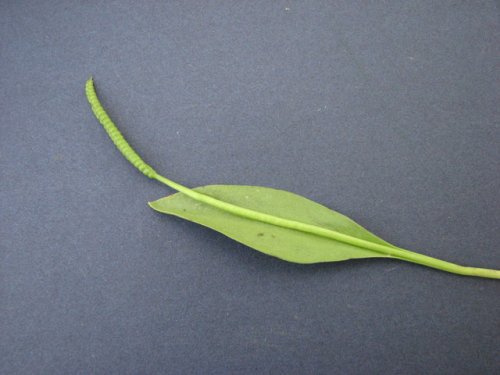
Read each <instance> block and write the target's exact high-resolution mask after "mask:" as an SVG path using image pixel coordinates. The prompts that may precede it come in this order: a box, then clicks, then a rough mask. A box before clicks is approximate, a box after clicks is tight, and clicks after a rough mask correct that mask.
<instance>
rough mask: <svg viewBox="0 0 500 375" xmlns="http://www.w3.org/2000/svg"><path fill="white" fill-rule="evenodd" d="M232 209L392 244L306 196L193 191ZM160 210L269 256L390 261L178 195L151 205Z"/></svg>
mask: <svg viewBox="0 0 500 375" xmlns="http://www.w3.org/2000/svg"><path fill="white" fill-rule="evenodd" d="M193 190H195V191H197V192H199V193H202V194H204V195H208V196H210V197H213V198H216V199H218V200H220V201H223V202H226V203H230V204H232V205H235V206H238V207H242V208H246V209H250V210H252V211H256V212H259V213H264V214H268V215H272V216H274V217H278V218H281V219H287V220H292V221H295V222H299V223H303V224H308V225H312V226H315V227H318V228H323V229H327V230H331V231H335V232H339V233H342V234H345V235H349V236H351V237H355V238H358V239H362V240H365V241H370V242H372V243H376V244H380V245H386V246H391V247H393V246H392V245H390V244H388V243H387V242H385V241H384V240H382V239H381V238H379V237H377V236H375V235H374V234H372V233H370V232H369V231H367V230H366V229H364V228H363V227H361V226H360V225H358V224H356V223H355V222H354V221H352V220H351V219H349V218H348V217H346V216H344V215H342V214H340V213H338V212H335V211H333V210H330V209H329V208H327V207H325V206H322V205H320V204H318V203H315V202H313V201H311V200H309V199H307V198H304V197H301V196H300V195H297V194H293V193H290V192H287V191H284V190H276V189H271V188H266V187H259V186H238V185H209V186H204V187H198V188H195V189H193ZM150 206H151V207H152V208H153V209H155V210H156V211H159V212H162V213H166V214H171V215H175V216H179V217H181V218H183V219H186V220H189V221H193V222H195V223H198V224H201V225H204V226H206V227H209V228H212V229H214V230H216V231H218V232H221V233H223V234H225V235H226V236H228V237H230V238H232V239H234V240H236V241H238V242H241V243H243V244H245V245H247V246H249V247H252V248H254V249H256V250H259V251H261V252H263V253H266V254H268V255H272V256H275V257H277V258H280V259H283V260H287V261H289V262H295V263H318V262H335V261H341V260H347V259H355V258H374V257H387V255H386V254H382V253H380V252H374V251H371V250H368V249H363V248H360V247H358V246H353V245H350V244H347V243H344V242H340V241H336V240H334V239H331V238H326V237H323V236H320V235H317V234H313V233H307V232H303V231H301V230H296V229H290V228H285V227H282V226H279V225H274V224H270V223H268V222H264V221H260V220H256V219H250V218H247V217H244V216H240V215H236V214H233V213H229V212H227V211H225V210H222V209H219V208H216V207H213V206H211V205H209V204H206V203H202V202H199V201H197V200H194V199H192V198H189V197H188V196H186V195H185V194H182V193H177V194H173V195H170V196H168V197H165V198H162V199H159V200H157V201H155V202H151V203H150Z"/></svg>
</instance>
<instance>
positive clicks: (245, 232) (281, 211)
mask: <svg viewBox="0 0 500 375" xmlns="http://www.w3.org/2000/svg"><path fill="white" fill-rule="evenodd" d="M85 92H86V95H87V99H88V101H89V103H90V106H91V108H92V111H93V112H94V114H95V116H96V118H97V119H98V120H99V122H100V123H101V124H102V126H103V127H104V129H105V130H106V132H107V133H108V135H109V137H110V138H111V139H112V141H113V143H114V144H115V145H116V147H117V148H118V149H119V150H120V152H121V153H122V154H123V156H124V157H125V158H126V159H127V160H128V161H130V163H132V164H133V165H134V166H135V167H136V168H137V169H138V170H140V171H141V172H142V173H143V174H144V175H146V176H147V177H149V178H152V179H155V180H157V181H159V182H161V183H163V184H165V185H167V186H169V187H171V188H172V189H175V190H177V191H178V193H176V194H173V195H170V196H168V197H165V198H162V199H159V200H157V201H154V202H150V203H149V205H150V206H151V207H152V208H153V209H155V210H156V211H159V212H162V213H166V214H171V215H176V216H179V217H181V218H184V219H187V220H190V221H193V222H196V223H198V224H201V225H204V226H207V227H209V228H212V229H214V230H216V231H218V232H221V233H223V234H225V235H226V236H228V237H230V238H233V239H234V240H236V241H239V242H241V243H243V244H245V245H247V246H250V247H252V248H254V249H256V250H259V251H261V252H263V253H266V254H268V255H272V256H275V257H277V258H280V259H283V260H286V261H289V262H294V263H319V262H336V261H342V260H347V259H356V258H358V259H359V258H394V259H399V260H404V261H408V262H412V263H417V264H420V265H424V266H428V267H432V268H436V269H439V270H442V271H447V272H451V273H455V274H459V275H466V276H478V277H486V278H492V279H500V270H493V269H485V268H475V267H466V266H461V265H458V264H454V263H450V262H446V261H443V260H439V259H436V258H432V257H429V256H426V255H423V254H419V253H416V252H413V251H409V250H405V249H402V248H399V247H397V246H394V245H391V244H389V243H387V242H385V241H384V240H382V239H381V238H379V237H377V236H375V235H374V234H372V233H370V232H369V231H367V230H366V229H364V228H363V227H361V226H360V225H358V224H357V223H355V222H354V221H352V220H351V219H349V218H348V217H346V216H344V215H342V214H340V213H338V212H335V211H332V210H330V209H328V208H326V207H324V206H322V205H320V204H318V203H315V202H313V201H311V200H309V199H306V198H304V197H301V196H299V195H296V194H293V193H290V192H287V191H283V190H276V189H271V188H266V187H258V186H238V185H208V186H203V187H198V188H194V189H190V188H188V187H186V186H183V185H181V184H179V183H177V182H174V181H172V180H170V179H168V178H166V177H163V176H161V175H159V174H158V173H157V172H156V171H155V170H154V169H153V168H152V167H151V166H149V165H148V164H146V163H145V162H144V161H143V160H142V159H141V157H140V156H139V155H138V154H137V153H136V152H135V151H134V150H133V149H132V147H130V145H129V144H128V142H127V141H126V140H125V138H124V137H123V135H122V134H121V133H120V131H119V130H118V128H117V127H116V126H115V124H114V123H113V121H111V119H110V118H109V116H108V115H107V114H106V111H105V110H104V108H103V107H102V105H101V103H100V102H99V99H98V97H97V95H96V93H95V89H94V83H93V80H92V78H90V79H89V80H88V81H87V83H86V86H85Z"/></svg>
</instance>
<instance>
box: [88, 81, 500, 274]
mask: <svg viewBox="0 0 500 375" xmlns="http://www.w3.org/2000/svg"><path fill="white" fill-rule="evenodd" d="M85 91H86V95H87V99H88V101H89V103H90V105H91V107H92V110H93V112H94V114H95V116H96V117H97V119H98V120H99V122H100V123H101V124H102V126H103V127H104V129H105V130H106V132H107V133H108V135H109V137H110V138H111V139H112V140H113V143H114V144H115V145H116V147H117V148H118V149H119V150H120V152H121V153H122V154H123V156H124V157H125V158H126V159H127V160H129V161H130V162H131V163H132V164H133V165H134V166H135V167H136V168H137V169H138V170H140V171H141V172H142V173H143V174H145V175H146V176H148V177H149V178H153V179H155V180H157V181H159V182H161V183H163V184H165V185H167V186H169V187H171V188H172V189H175V190H177V191H179V192H180V193H182V194H185V195H187V196H188V197H190V198H192V199H194V200H197V201H199V202H202V203H206V204H208V205H211V206H213V207H216V208H219V209H221V210H224V211H226V212H229V213H232V214H234V215H238V216H242V217H245V218H249V219H253V220H258V221H261V222H265V223H268V224H272V225H276V226H280V227H284V228H289V229H294V230H298V231H302V232H306V233H311V234H315V235H318V236H321V237H326V238H329V239H333V240H335V241H339V242H343V243H347V244H350V245H353V246H357V247H360V248H364V249H368V250H371V251H374V252H377V253H380V254H384V255H386V256H388V257H392V258H396V259H400V260H405V261H408V262H412V263H416V264H420V265H424V266H427V267H432V268H436V269H439V270H442V271H446V272H451V273H455V274H459V275H464V276H477V277H486V278H492V279H500V270H492V269H485V268H474V267H465V266H461V265H458V264H455V263H450V262H446V261H444V260H440V259H436V258H433V257H429V256H427V255H423V254H419V253H416V252H413V251H409V250H405V249H402V248H398V247H392V246H387V245H382V244H376V243H373V242H370V241H366V240H362V239H359V238H356V237H352V236H349V235H346V234H342V233H340V232H337V231H333V230H329V229H326V228H321V227H317V226H314V225H310V224H305V223H301V222H298V221H294V220H288V219H283V218H280V217H276V216H272V215H269V214H265V213H262V212H258V211H254V210H250V209H248V208H244V207H240V206H236V205H233V204H231V203H227V202H224V201H220V200H218V199H216V198H213V197H211V196H208V195H205V194H202V193H199V192H197V191H195V190H193V189H190V188H188V187H186V186H184V185H181V184H179V183H177V182H175V181H172V180H170V179H168V178H166V177H163V176H161V175H159V174H158V173H156V171H155V170H154V169H153V168H152V167H151V166H149V165H148V164H146V163H145V162H144V161H143V160H142V159H141V158H140V156H139V155H138V154H137V153H136V152H135V151H134V150H133V149H132V147H131V146H130V145H129V144H128V142H127V141H126V140H125V138H124V137H123V135H122V134H121V133H120V131H119V130H118V128H117V127H116V125H115V124H114V123H113V121H112V120H111V119H110V118H109V116H108V115H107V114H106V112H105V110H104V108H103V107H102V105H101V103H100V102H99V99H98V97H97V95H96V93H95V88H94V84H93V80H92V78H90V79H89V80H88V81H87V84H86V86H85Z"/></svg>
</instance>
